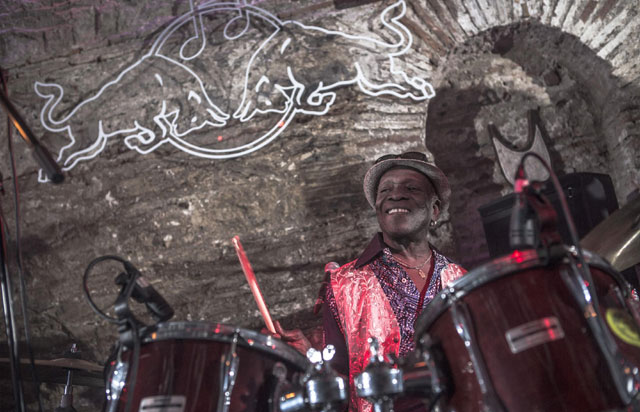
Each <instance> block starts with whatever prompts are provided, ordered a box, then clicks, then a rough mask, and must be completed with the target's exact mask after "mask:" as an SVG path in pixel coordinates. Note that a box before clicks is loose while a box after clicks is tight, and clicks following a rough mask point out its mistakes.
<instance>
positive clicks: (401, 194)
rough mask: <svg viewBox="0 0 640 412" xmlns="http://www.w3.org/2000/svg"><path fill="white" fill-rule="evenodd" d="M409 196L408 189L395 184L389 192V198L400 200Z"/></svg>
mask: <svg viewBox="0 0 640 412" xmlns="http://www.w3.org/2000/svg"><path fill="white" fill-rule="evenodd" d="M406 198H407V190H406V189H405V188H403V187H400V186H394V187H393V188H392V189H391V193H390V194H389V199H393V200H400V199H406Z"/></svg>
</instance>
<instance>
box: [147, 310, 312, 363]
mask: <svg viewBox="0 0 640 412" xmlns="http://www.w3.org/2000/svg"><path fill="white" fill-rule="evenodd" d="M236 333H237V334H238V337H239V339H238V345H239V346H241V347H245V348H247V349H251V350H253V351H256V352H259V353H262V354H265V355H267V356H269V357H274V358H277V359H280V360H282V361H286V362H287V363H289V364H290V365H291V366H295V367H296V369H298V370H300V371H304V370H306V369H307V367H308V365H309V361H308V360H307V358H306V357H304V356H303V355H302V354H301V353H300V352H298V351H297V350H295V349H293V348H292V347H291V346H289V345H287V344H286V343H285V342H283V341H281V340H280V339H276V338H273V337H272V336H270V335H263V334H261V333H258V332H256V331H253V330H249V329H243V328H239V327H236V326H231V325H225V324H222V323H211V322H165V323H159V324H158V325H156V326H154V327H152V328H150V329H148V330H145V331H144V333H143V338H142V342H143V344H145V343H151V342H160V341H165V340H174V339H178V340H194V341H197V340H205V341H207V340H208V341H214V342H221V343H231V342H232V341H233V337H234V335H235V334H236Z"/></svg>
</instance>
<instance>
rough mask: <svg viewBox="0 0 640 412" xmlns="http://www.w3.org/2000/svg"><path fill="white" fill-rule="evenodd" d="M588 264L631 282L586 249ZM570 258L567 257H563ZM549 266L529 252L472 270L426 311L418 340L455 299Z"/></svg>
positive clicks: (417, 325)
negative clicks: (524, 271) (512, 275)
mask: <svg viewBox="0 0 640 412" xmlns="http://www.w3.org/2000/svg"><path fill="white" fill-rule="evenodd" d="M565 252H566V254H568V255H569V254H570V255H575V249H574V248H572V247H569V246H565ZM583 254H584V257H585V261H586V262H587V263H588V264H589V266H592V267H596V268H598V269H601V270H603V271H605V272H607V273H609V274H610V275H611V276H612V277H613V278H614V279H615V281H616V282H617V283H618V284H619V285H621V286H622V285H626V284H627V282H626V281H625V280H624V279H623V278H622V276H621V275H620V274H619V273H618V271H616V270H615V269H614V268H613V267H612V266H611V265H610V264H609V263H608V262H607V261H606V260H604V259H603V258H602V257H600V256H598V255H596V254H595V253H593V252H590V251H587V250H584V249H583ZM563 259H566V258H563ZM540 266H545V264H544V262H543V261H542V260H541V259H540V257H539V255H538V253H537V251H536V249H527V250H521V251H518V255H517V256H515V255H514V253H511V254H508V255H505V256H501V257H498V258H496V259H493V260H491V261H489V262H487V263H485V264H483V265H480V266H478V267H477V268H475V269H472V270H470V271H469V272H468V273H467V274H465V275H464V276H462V277H461V278H459V279H457V280H456V281H455V282H453V283H452V284H451V285H449V286H448V287H447V288H446V289H443V290H442V291H440V292H439V293H438V294H437V295H436V296H435V297H434V298H433V300H432V301H431V302H429V304H428V305H426V307H425V309H424V310H423V312H422V313H421V314H420V315H419V316H418V319H416V322H415V329H414V330H415V335H414V336H415V338H414V339H415V341H416V342H418V341H419V340H420V339H421V337H422V335H423V334H424V332H425V331H426V330H427V329H428V328H429V326H431V325H432V324H433V323H434V322H435V321H436V320H437V319H438V318H439V317H440V315H441V314H442V313H443V312H444V311H445V310H446V309H447V308H448V307H449V306H451V302H452V300H456V299H460V298H462V297H464V296H466V295H467V294H468V293H469V292H471V291H472V290H474V289H476V288H478V287H480V286H482V285H484V284H486V283H488V282H491V281H492V280H495V279H499V278H501V277H504V276H507V275H508V274H510V273H513V272H514V271H515V270H516V269H520V270H522V269H533V268H536V267H540Z"/></svg>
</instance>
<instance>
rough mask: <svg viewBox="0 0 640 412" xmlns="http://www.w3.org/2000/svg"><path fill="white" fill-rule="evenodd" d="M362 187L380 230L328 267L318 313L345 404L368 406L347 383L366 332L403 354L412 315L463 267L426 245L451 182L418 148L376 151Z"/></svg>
mask: <svg viewBox="0 0 640 412" xmlns="http://www.w3.org/2000/svg"><path fill="white" fill-rule="evenodd" d="M364 192H365V196H366V198H367V201H368V202H369V204H370V205H371V206H372V207H373V208H374V209H375V210H376V215H377V218H378V223H379V225H380V230H381V232H379V233H377V234H376V236H374V238H373V240H372V241H371V242H370V243H369V246H367V248H366V249H365V250H364V252H363V253H362V254H361V255H360V257H359V258H358V259H356V260H354V261H353V262H350V263H348V264H346V265H344V266H343V267H341V268H340V269H338V270H336V271H335V272H333V273H332V274H331V277H330V281H329V285H328V287H327V289H326V297H325V305H324V307H325V309H324V319H323V323H324V331H325V344H332V345H334V346H335V347H336V356H335V357H334V359H333V360H332V363H331V364H332V366H333V367H334V368H335V369H336V370H337V371H338V372H340V373H342V374H343V375H345V376H349V382H350V387H351V390H350V394H351V395H350V397H351V399H350V402H349V410H350V411H370V410H371V404H369V403H368V402H366V401H364V400H362V399H358V398H357V397H356V396H355V394H354V390H353V389H354V388H353V378H354V376H355V375H357V374H359V373H361V372H362V371H363V370H364V368H365V366H366V365H367V364H368V362H369V357H370V354H369V345H368V343H367V339H368V338H369V337H376V338H377V339H378V342H380V347H381V349H382V350H383V351H384V353H385V355H386V354H390V353H392V354H394V355H396V356H399V357H403V356H406V355H408V354H409V353H410V352H411V351H413V350H414V342H413V336H414V323H415V321H416V318H417V317H418V315H419V314H420V313H421V311H422V310H423V308H424V307H425V306H426V305H427V304H428V303H429V302H430V301H431V300H432V299H433V298H434V297H435V295H436V294H437V293H438V291H440V290H441V289H442V288H443V287H446V286H447V285H449V284H450V283H451V282H453V281H454V280H456V279H458V278H459V277H460V276H462V275H463V274H464V273H465V271H464V269H462V268H461V267H460V266H458V265H456V264H455V263H452V262H451V260H449V259H448V258H446V257H445V256H443V255H442V254H440V253H438V252H437V251H436V250H435V249H434V248H433V247H432V246H431V245H430V244H429V241H428V233H429V229H430V227H433V226H435V224H436V221H437V219H438V216H440V214H441V213H442V212H443V211H444V210H446V208H447V206H448V203H449V196H450V194H451V189H450V188H449V183H448V181H447V178H446V176H445V175H444V173H442V171H441V170H440V169H439V168H438V167H436V166H435V165H434V164H433V163H431V162H429V161H428V159H427V157H426V155H425V154H423V153H420V152H407V153H403V154H400V155H387V156H383V157H381V158H379V159H378V160H376V162H375V164H374V165H373V166H372V167H371V168H370V169H369V171H368V172H367V174H366V175H365V178H364ZM396 407H397V409H396V410H402V409H404V408H402V407H400V405H396Z"/></svg>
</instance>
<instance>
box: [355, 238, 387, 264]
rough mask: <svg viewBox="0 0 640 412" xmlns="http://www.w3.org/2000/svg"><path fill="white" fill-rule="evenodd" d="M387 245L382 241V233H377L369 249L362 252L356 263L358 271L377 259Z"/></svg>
mask: <svg viewBox="0 0 640 412" xmlns="http://www.w3.org/2000/svg"><path fill="white" fill-rule="evenodd" d="M386 247H387V245H386V244H385V243H384V240H383V239H382V232H378V233H376V235H375V236H374V237H373V239H371V242H369V245H368V246H367V248H366V249H365V250H364V252H362V254H361V255H360V257H359V258H358V260H357V261H356V265H355V267H356V269H359V268H361V267H362V266H364V265H366V264H368V263H370V262H371V261H372V260H373V259H374V258H376V257H377V256H378V255H379V254H380V253H382V251H383V250H384V248H386Z"/></svg>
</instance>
